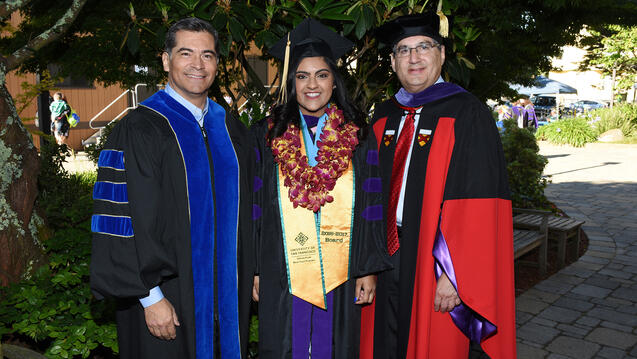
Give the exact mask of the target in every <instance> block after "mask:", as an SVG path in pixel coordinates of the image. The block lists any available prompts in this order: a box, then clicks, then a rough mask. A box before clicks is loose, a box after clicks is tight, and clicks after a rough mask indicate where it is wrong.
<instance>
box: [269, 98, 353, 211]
mask: <svg viewBox="0 0 637 359" xmlns="http://www.w3.org/2000/svg"><path fill="white" fill-rule="evenodd" d="M325 113H327V121H325V126H324V127H323V132H322V133H321V137H320V138H319V141H317V145H318V153H317V155H316V161H317V164H316V166H314V167H312V166H310V165H309V164H308V161H307V157H306V156H305V155H304V154H303V153H302V152H301V138H300V132H301V131H300V129H299V128H298V126H295V125H294V124H289V125H288V128H287V130H286V131H285V132H284V133H283V135H282V136H280V137H278V138H275V139H274V140H272V144H271V148H272V154H273V155H274V160H275V161H276V162H277V163H278V164H279V166H280V168H281V171H282V173H283V176H284V178H285V179H284V182H283V184H284V185H285V187H287V188H288V197H289V198H290V201H292V204H293V206H294V208H296V207H297V206H301V207H303V208H307V209H309V210H312V211H314V212H318V210H319V209H321V206H323V205H324V204H325V203H329V202H332V201H333V200H334V198H333V197H332V196H331V195H330V194H329V192H330V191H331V190H332V189H334V186H335V185H336V180H337V179H338V178H339V177H340V176H341V175H342V174H343V172H345V171H346V170H347V168H348V167H349V161H350V160H351V158H352V155H353V153H354V148H356V145H358V137H357V135H356V132H357V131H358V127H357V126H356V125H354V124H353V123H346V124H344V125H342V126H341V124H342V123H343V122H344V121H345V119H344V118H343V111H341V110H339V109H338V108H337V107H336V106H335V105H331V106H330V107H328V108H326V109H325Z"/></svg>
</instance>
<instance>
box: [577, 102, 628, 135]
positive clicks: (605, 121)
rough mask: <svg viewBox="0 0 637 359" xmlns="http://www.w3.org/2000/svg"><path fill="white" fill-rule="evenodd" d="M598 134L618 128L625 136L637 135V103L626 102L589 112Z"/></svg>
mask: <svg viewBox="0 0 637 359" xmlns="http://www.w3.org/2000/svg"><path fill="white" fill-rule="evenodd" d="M588 116H589V117H590V118H591V120H592V121H591V122H592V123H593V128H594V129H595V130H596V132H597V133H596V134H597V136H599V135H600V134H602V133H604V132H606V131H608V130H612V129H615V128H618V129H620V130H621V131H622V134H623V135H624V137H637V104H633V103H626V104H621V105H617V106H615V107H613V108H600V109H597V110H594V111H591V112H589V113H588Z"/></svg>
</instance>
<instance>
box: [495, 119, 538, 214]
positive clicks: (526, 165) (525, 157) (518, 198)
mask: <svg viewBox="0 0 637 359" xmlns="http://www.w3.org/2000/svg"><path fill="white" fill-rule="evenodd" d="M501 137H502V147H503V149H504V157H505V158H506V161H507V174H508V176H509V186H510V188H511V200H512V202H513V207H520V208H543V209H547V208H549V202H548V200H547V199H546V196H545V195H544V189H545V188H546V185H547V184H548V181H547V179H546V178H543V177H542V172H543V171H544V167H545V166H546V164H547V162H548V161H547V159H546V158H545V157H544V156H542V155H540V154H539V151H540V149H539V147H538V145H537V141H536V140H535V137H534V136H533V133H531V131H529V130H528V129H523V128H519V127H518V126H517V124H516V122H515V121H514V120H505V121H504V131H503V132H502V136H501Z"/></svg>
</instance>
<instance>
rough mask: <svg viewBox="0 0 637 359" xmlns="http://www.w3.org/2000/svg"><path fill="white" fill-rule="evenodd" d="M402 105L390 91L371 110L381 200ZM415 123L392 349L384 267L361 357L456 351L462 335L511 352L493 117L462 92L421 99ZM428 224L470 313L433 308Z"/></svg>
mask: <svg viewBox="0 0 637 359" xmlns="http://www.w3.org/2000/svg"><path fill="white" fill-rule="evenodd" d="M403 113H404V111H403V110H402V109H401V108H400V107H399V105H398V104H397V102H396V101H395V100H394V99H392V100H389V101H386V102H384V103H382V104H380V105H379V106H378V107H377V109H376V111H375V116H374V120H373V128H374V132H375V133H376V135H377V138H381V139H382V140H381V141H380V144H379V157H380V163H381V171H382V173H383V181H384V183H383V186H384V189H383V190H384V191H383V192H384V194H385V200H386V203H388V198H389V192H390V190H391V189H390V188H389V178H390V176H391V168H392V161H393V155H394V151H395V148H396V141H397V137H398V136H397V134H398V125H399V123H400V118H401V116H402V115H403ZM392 130H393V131H394V133H395V134H394V135H391V131H392ZM428 130H430V131H431V134H430V135H429V136H427V132H428ZM415 132H416V134H415V140H414V141H415V143H414V145H413V148H412V157H411V161H410V164H409V172H408V178H407V184H406V186H407V188H406V195H405V203H404V212H403V222H402V233H403V235H402V238H401V247H400V256H401V257H400V280H399V283H398V287H399V299H398V300H399V305H398V313H397V315H398V334H397V352H396V353H389V352H388V349H387V348H386V345H384V343H385V341H386V338H387V336H388V335H389V332H388V330H387V322H386V313H387V311H388V310H389V308H388V306H387V303H386V298H387V295H388V294H387V293H385V286H384V285H383V280H386V279H387V277H388V276H386V275H384V274H381V275H380V276H379V283H378V289H377V300H376V303H375V304H374V306H373V307H369V308H366V309H365V311H364V313H363V318H362V320H363V324H362V325H361V328H365V331H364V332H363V333H361V358H372V357H375V358H389V357H397V358H462V359H464V358H467V353H468V348H469V338H470V337H471V338H472V339H473V340H474V341H475V342H478V343H480V345H481V346H482V348H483V350H484V351H485V352H486V353H487V354H488V355H489V356H490V357H491V358H494V359H496V358H515V357H516V354H515V305H514V292H515V291H514V278H513V229H512V219H511V201H510V193H509V188H508V183H507V177H506V165H505V160H504V155H503V152H502V145H501V143H500V138H499V135H498V132H497V129H496V127H495V121H494V120H493V119H492V118H491V116H490V112H489V111H488V109H487V108H486V106H484V105H483V104H482V103H480V102H479V101H478V100H477V99H476V98H475V97H474V96H472V95H471V94H469V93H466V92H461V93H456V94H452V95H450V96H447V97H444V98H442V99H440V98H439V99H437V100H434V101H432V102H430V103H427V104H425V106H424V107H423V109H422V110H421V112H420V119H419V123H418V127H417V128H416V129H415ZM437 234H438V236H439V237H442V238H443V239H444V243H445V244H446V246H447V247H448V253H449V255H450V259H451V263H452V267H451V269H452V271H453V274H454V277H455V280H452V282H455V284H456V285H457V290H458V294H459V296H460V299H461V300H462V302H463V306H464V308H463V309H464V310H465V313H469V314H470V316H471V317H472V319H471V320H462V319H459V320H456V322H454V320H453V319H452V316H451V314H450V313H439V312H434V311H433V299H434V294H435V288H436V277H435V275H434V266H435V263H436V258H435V257H434V255H433V251H434V245H435V243H436V238H437ZM445 271H447V270H445ZM449 274H450V273H447V275H448V276H449V277H451V275H449Z"/></svg>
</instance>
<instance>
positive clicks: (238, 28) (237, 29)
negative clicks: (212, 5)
mask: <svg viewBox="0 0 637 359" xmlns="http://www.w3.org/2000/svg"><path fill="white" fill-rule="evenodd" d="M228 27H229V28H230V34H231V35H232V37H233V38H234V39H235V40H239V39H240V40H241V41H243V42H244V43H246V42H247V41H246V38H245V36H244V35H243V31H244V27H243V25H241V23H240V22H239V21H237V19H235V18H230V20H229V21H228Z"/></svg>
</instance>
